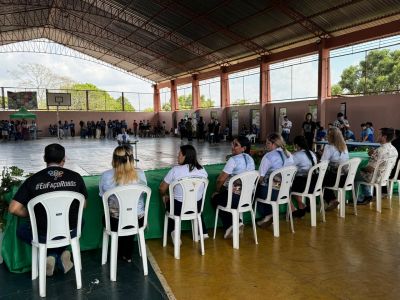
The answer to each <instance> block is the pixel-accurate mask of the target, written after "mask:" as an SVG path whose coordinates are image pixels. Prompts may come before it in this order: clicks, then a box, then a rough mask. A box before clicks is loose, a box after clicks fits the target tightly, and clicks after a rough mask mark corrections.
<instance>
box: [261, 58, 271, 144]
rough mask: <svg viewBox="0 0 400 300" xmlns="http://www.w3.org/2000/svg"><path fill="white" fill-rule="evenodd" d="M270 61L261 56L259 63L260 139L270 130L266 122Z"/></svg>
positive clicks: (269, 90)
mask: <svg viewBox="0 0 400 300" xmlns="http://www.w3.org/2000/svg"><path fill="white" fill-rule="evenodd" d="M269 67H270V63H269V62H268V60H267V58H263V59H262V62H261V64H260V140H261V141H264V140H265V137H266V136H267V134H268V132H270V131H272V130H271V128H268V125H267V124H268V122H267V106H268V103H270V102H271V80H270V70H269Z"/></svg>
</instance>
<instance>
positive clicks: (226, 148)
mask: <svg viewBox="0 0 400 300" xmlns="http://www.w3.org/2000/svg"><path fill="white" fill-rule="evenodd" d="M51 143H60V144H62V145H63V146H64V147H65V149H66V163H65V167H66V168H68V169H71V170H74V171H76V172H78V173H79V174H81V175H82V176H84V175H97V174H101V173H102V172H104V171H105V170H107V169H109V168H111V158H112V153H113V150H114V148H115V147H116V146H117V142H116V141H114V140H96V139H80V138H79V137H75V138H67V139H63V140H58V139H57V138H42V139H38V140H33V141H18V142H14V141H8V142H3V141H1V142H0V168H1V169H2V168H3V166H17V167H19V168H22V169H23V170H24V171H25V172H26V173H31V172H37V171H39V170H41V169H43V168H44V167H45V163H44V162H43V152H44V147H45V146H46V145H48V144H51ZM186 143H188V142H187V140H184V141H181V140H180V139H179V138H171V137H166V138H141V139H139V143H138V144H137V150H138V151H137V152H138V159H139V163H138V167H139V168H142V169H143V170H150V169H158V168H166V167H171V166H172V165H173V164H176V163H177V155H178V151H179V146H180V145H181V144H186ZM191 144H193V146H195V148H196V149H197V151H198V157H199V160H200V163H201V164H214V163H220V162H224V161H225V157H226V155H227V154H230V153H231V150H230V149H231V145H230V143H229V142H221V143H219V144H209V143H207V142H197V141H193V142H191Z"/></svg>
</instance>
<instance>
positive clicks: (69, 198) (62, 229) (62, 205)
mask: <svg viewBox="0 0 400 300" xmlns="http://www.w3.org/2000/svg"><path fill="white" fill-rule="evenodd" d="M74 200H77V201H79V209H78V216H77V227H76V236H77V237H80V235H81V226H82V212H83V206H84V203H85V197H84V196H83V195H82V194H80V193H77V192H71V191H56V192H50V193H45V194H42V195H39V196H37V197H35V198H33V199H32V200H30V201H29V202H28V212H29V218H30V221H31V226H32V242H33V243H39V236H38V230H37V222H36V215H35V206H36V205H37V204H39V203H40V204H41V205H42V206H43V207H44V209H45V211H46V215H47V232H46V244H47V245H49V246H50V245H51V244H57V245H60V246H61V245H62V244H64V245H67V244H69V243H70V242H69V241H70V239H71V235H70V230H71V229H75V228H70V227H69V210H70V207H71V204H72V202H73V201H74ZM55 238H57V239H55Z"/></svg>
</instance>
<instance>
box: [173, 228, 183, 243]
mask: <svg viewBox="0 0 400 300" xmlns="http://www.w3.org/2000/svg"><path fill="white" fill-rule="evenodd" d="M174 235H175V231H172V232H171V238H172V244H174V245H175V239H174V237H175V236H174ZM180 245H182V240H180Z"/></svg>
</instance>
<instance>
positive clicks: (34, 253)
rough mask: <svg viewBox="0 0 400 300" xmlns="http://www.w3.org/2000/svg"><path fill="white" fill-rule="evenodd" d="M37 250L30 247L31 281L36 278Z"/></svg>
mask: <svg viewBox="0 0 400 300" xmlns="http://www.w3.org/2000/svg"><path fill="white" fill-rule="evenodd" d="M38 275H39V274H38V248H37V247H35V246H32V280H35V279H36V278H38Z"/></svg>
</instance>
